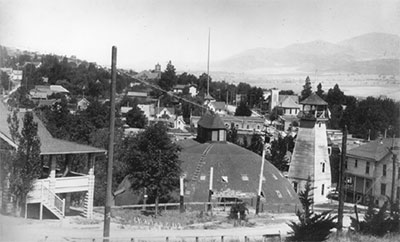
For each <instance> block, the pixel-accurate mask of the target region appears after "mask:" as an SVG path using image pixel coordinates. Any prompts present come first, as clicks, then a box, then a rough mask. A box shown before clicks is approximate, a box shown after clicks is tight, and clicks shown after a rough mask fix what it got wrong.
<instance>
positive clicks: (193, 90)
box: [189, 84, 199, 97]
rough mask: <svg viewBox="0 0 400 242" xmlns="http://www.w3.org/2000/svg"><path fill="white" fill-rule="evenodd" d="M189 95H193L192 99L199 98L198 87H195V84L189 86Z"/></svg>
mask: <svg viewBox="0 0 400 242" xmlns="http://www.w3.org/2000/svg"><path fill="white" fill-rule="evenodd" d="M189 93H190V95H191V96H192V97H195V96H197V94H198V93H199V92H198V91H197V87H196V85H193V84H191V85H189Z"/></svg>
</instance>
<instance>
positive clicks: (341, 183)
mask: <svg viewBox="0 0 400 242" xmlns="http://www.w3.org/2000/svg"><path fill="white" fill-rule="evenodd" d="M346 148H347V125H346V126H344V130H343V137H342V154H341V158H340V163H339V208H338V230H342V228H343V207H344V170H345V163H346Z"/></svg>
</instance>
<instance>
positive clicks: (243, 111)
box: [235, 102, 251, 116]
mask: <svg viewBox="0 0 400 242" xmlns="http://www.w3.org/2000/svg"><path fill="white" fill-rule="evenodd" d="M235 116H251V110H250V108H249V106H247V105H246V103H245V102H241V103H240V104H239V106H238V107H237V108H236V111H235Z"/></svg>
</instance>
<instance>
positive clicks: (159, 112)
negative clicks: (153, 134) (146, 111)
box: [155, 107, 176, 120]
mask: <svg viewBox="0 0 400 242" xmlns="http://www.w3.org/2000/svg"><path fill="white" fill-rule="evenodd" d="M155 117H156V118H158V119H173V120H175V119H176V115H175V109H174V108H168V107H156V108H155Z"/></svg>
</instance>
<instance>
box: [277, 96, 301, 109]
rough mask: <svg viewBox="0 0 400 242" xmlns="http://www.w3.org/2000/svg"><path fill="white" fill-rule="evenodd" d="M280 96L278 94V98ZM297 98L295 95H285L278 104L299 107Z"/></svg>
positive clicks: (284, 106)
mask: <svg viewBox="0 0 400 242" xmlns="http://www.w3.org/2000/svg"><path fill="white" fill-rule="evenodd" d="M280 97H281V96H279V99H280ZM298 99H299V98H298V97H297V96H292V95H286V96H285V98H283V99H282V101H280V106H281V107H283V108H300V106H299V103H298Z"/></svg>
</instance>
